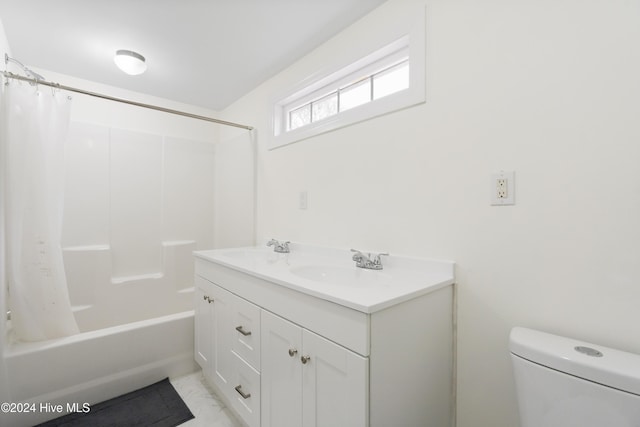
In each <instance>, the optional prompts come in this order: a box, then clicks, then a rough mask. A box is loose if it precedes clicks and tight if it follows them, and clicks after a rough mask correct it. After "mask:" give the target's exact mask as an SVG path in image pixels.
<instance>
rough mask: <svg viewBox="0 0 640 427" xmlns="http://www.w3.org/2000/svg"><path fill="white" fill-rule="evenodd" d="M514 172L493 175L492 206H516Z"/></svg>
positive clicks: (501, 172)
mask: <svg viewBox="0 0 640 427" xmlns="http://www.w3.org/2000/svg"><path fill="white" fill-rule="evenodd" d="M514 175H515V174H514V172H513V171H509V172H505V171H500V172H498V173H494V174H492V175H491V204H492V205H494V206H504V205H514V204H515V198H514V195H515V193H514V190H515V180H514Z"/></svg>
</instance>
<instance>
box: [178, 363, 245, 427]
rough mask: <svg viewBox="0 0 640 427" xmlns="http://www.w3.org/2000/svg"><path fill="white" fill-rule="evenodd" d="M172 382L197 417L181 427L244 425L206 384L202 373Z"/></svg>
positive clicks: (231, 426)
mask: <svg viewBox="0 0 640 427" xmlns="http://www.w3.org/2000/svg"><path fill="white" fill-rule="evenodd" d="M170 381H171V384H173V387H174V388H175V389H176V391H177V392H178V394H179V395H180V397H182V400H184V402H185V403H186V404H187V406H188V407H189V409H190V410H191V413H192V414H193V415H194V416H195V418H194V419H191V420H189V421H187V422H186V423H182V424H180V427H205V426H206V427H241V425H242V424H240V422H239V421H238V420H237V419H236V418H235V417H234V415H233V414H232V413H231V411H230V410H229V409H228V408H227V407H226V406H225V404H224V403H223V402H222V401H220V400H218V398H217V396H216V395H215V393H214V392H213V391H212V390H211V389H210V388H209V386H208V385H207V384H206V383H205V380H204V377H203V375H202V371H198V372H194V373H192V374H188V375H185V376H182V377H177V378H171V379H170Z"/></svg>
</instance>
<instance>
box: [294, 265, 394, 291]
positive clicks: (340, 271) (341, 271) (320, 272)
mask: <svg viewBox="0 0 640 427" xmlns="http://www.w3.org/2000/svg"><path fill="white" fill-rule="evenodd" d="M289 271H290V272H291V273H293V274H294V275H296V276H298V277H301V278H303V279H307V280H312V281H314V282H322V283H327V284H332V285H341V286H367V285H388V284H391V278H392V276H391V275H390V274H387V273H385V272H383V271H379V270H366V269H363V268H357V267H355V266H353V267H343V266H338V265H304V266H298V267H291V268H290V269H289Z"/></svg>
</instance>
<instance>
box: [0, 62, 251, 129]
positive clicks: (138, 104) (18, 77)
mask: <svg viewBox="0 0 640 427" xmlns="http://www.w3.org/2000/svg"><path fill="white" fill-rule="evenodd" d="M2 75H3V76H5V77H6V78H9V79H15V80H21V81H25V82H29V83H31V84H35V85H42V86H49V87H52V88H55V89H60V90H67V91H69V92H75V93H80V94H83V95H89V96H93V97H95V98H101V99H106V100H107V101H115V102H121V103H123V104H129V105H134V106H136V107H142V108H148V109H150V110H156V111H162V112H164V113H169V114H176V115H178V116H184V117H190V118H192V119H197V120H204V121H207V122H213V123H218V124H221V125H225V126H233V127H237V128H242V129H246V130H253V129H254V128H253V126H247V125H241V124H238V123H233V122H227V121H225V120H220V119H214V118H212V117H206V116H199V115H197V114H191V113H187V112H185V111H179V110H172V109H170V108H164V107H159V106H157V105H151V104H144V103H142V102H136V101H129V100H127V99H123V98H116V97H113V96H109V95H103V94H101V93H96V92H90V91H88V90H83V89H78V88H75V87H71V86H65V85H61V84H60V83H53V82H48V81H46V80H41V79H38V78H31V77H24V76H21V75H19V74H14V73H11V72H9V71H3V72H2Z"/></svg>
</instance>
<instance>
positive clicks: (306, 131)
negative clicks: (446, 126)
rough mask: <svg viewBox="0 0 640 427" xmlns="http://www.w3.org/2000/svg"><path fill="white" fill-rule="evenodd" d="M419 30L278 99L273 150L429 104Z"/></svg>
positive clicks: (422, 36) (421, 30)
mask: <svg viewBox="0 0 640 427" xmlns="http://www.w3.org/2000/svg"><path fill="white" fill-rule="evenodd" d="M413 27H416V26H413ZM419 27H420V30H419V31H416V30H415V29H414V30H412V31H411V32H410V34H405V35H404V36H402V37H400V38H398V39H396V40H395V41H394V42H392V43H388V44H387V45H385V46H383V47H381V48H378V49H376V50H373V52H371V53H370V54H369V55H366V56H365V57H361V58H358V59H356V60H355V61H353V60H352V61H350V62H348V63H347V65H344V64H343V65H342V66H335V67H331V66H327V70H329V71H328V72H325V73H324V74H321V75H317V76H316V75H314V76H312V77H310V78H307V79H304V80H303V83H301V84H300V85H298V86H297V87H294V88H293V89H291V90H289V91H288V93H287V92H285V94H284V96H279V97H278V98H275V97H274V98H275V99H276V101H274V102H273V105H274V109H273V135H272V138H271V140H270V143H269V148H271V149H273V148H276V147H280V146H283V145H287V144H290V143H292V142H296V141H299V140H302V139H306V138H309V137H311V136H314V135H318V134H321V133H324V132H328V131H331V130H334V129H338V128H340V127H344V126H348V125H350V124H353V123H357V122H360V121H363V120H367V119H370V118H373V117H376V116H380V115H382V114H386V113H389V112H392V111H396V110H399V109H402V108H406V107H409V106H411V105H416V104H418V103H421V102H424V100H425V95H424V83H425V72H424V24H422V25H421V26H419ZM345 56H346V55H345ZM331 69H333V71H330V70H331Z"/></svg>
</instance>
